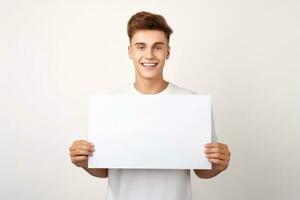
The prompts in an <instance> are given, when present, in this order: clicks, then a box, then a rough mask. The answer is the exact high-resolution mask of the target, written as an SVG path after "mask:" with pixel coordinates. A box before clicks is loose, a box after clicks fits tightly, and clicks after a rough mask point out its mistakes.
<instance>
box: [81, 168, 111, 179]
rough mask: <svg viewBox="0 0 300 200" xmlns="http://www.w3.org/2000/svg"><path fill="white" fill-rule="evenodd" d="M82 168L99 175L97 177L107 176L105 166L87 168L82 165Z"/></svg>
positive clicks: (91, 173) (93, 174)
mask: <svg viewBox="0 0 300 200" xmlns="http://www.w3.org/2000/svg"><path fill="white" fill-rule="evenodd" d="M83 169H84V170H85V171H86V172H88V173H89V174H90V175H92V176H95V177H99V178H107V177H108V169H105V168H87V167H83Z"/></svg>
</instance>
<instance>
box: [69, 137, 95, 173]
mask: <svg viewBox="0 0 300 200" xmlns="http://www.w3.org/2000/svg"><path fill="white" fill-rule="evenodd" d="M69 149H70V157H71V161H72V163H73V164H74V165H76V166H77V167H82V168H84V169H87V167H88V157H89V156H92V155H93V152H94V151H95V148H94V145H93V144H92V143H90V142H88V141H86V140H76V141H74V142H73V144H72V145H71V146H70V148H69Z"/></svg>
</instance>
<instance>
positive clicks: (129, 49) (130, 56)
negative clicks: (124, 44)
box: [128, 45, 132, 59]
mask: <svg viewBox="0 0 300 200" xmlns="http://www.w3.org/2000/svg"><path fill="white" fill-rule="evenodd" d="M128 57H129V58H130V59H132V47H131V45H129V46H128Z"/></svg>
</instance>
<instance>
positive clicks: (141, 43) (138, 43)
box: [134, 42, 165, 46]
mask: <svg viewBox="0 0 300 200" xmlns="http://www.w3.org/2000/svg"><path fill="white" fill-rule="evenodd" d="M158 44H160V45H165V43H163V42H155V43H154V44H153V45H158ZM134 45H135V46H136V45H146V43H144V42H137V43H135V44H134Z"/></svg>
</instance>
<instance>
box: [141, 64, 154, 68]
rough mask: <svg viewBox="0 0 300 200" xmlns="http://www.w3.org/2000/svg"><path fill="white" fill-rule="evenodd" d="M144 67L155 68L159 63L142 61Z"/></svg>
mask: <svg viewBox="0 0 300 200" xmlns="http://www.w3.org/2000/svg"><path fill="white" fill-rule="evenodd" d="M141 64H142V66H143V67H151V68H154V67H156V66H157V65H158V63H141Z"/></svg>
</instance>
